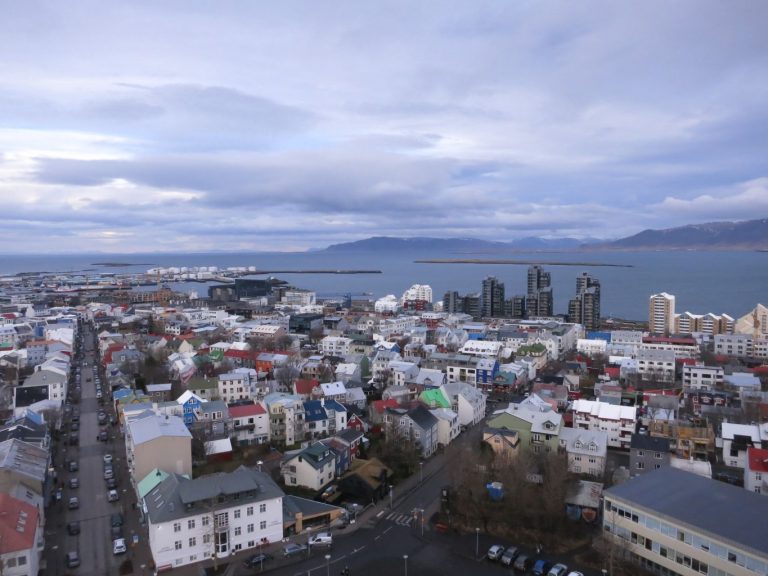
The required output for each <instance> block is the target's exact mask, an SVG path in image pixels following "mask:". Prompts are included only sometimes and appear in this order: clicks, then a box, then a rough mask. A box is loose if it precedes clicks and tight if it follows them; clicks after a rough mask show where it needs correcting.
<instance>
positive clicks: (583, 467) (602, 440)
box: [558, 427, 608, 478]
mask: <svg viewBox="0 0 768 576" xmlns="http://www.w3.org/2000/svg"><path fill="white" fill-rule="evenodd" d="M558 442H559V444H560V449H561V450H564V451H565V452H566V454H567V457H568V471H569V472H571V473H573V474H583V475H586V476H593V477H595V478H602V477H603V474H604V473H605V460H606V456H607V454H608V434H607V433H606V432H603V431H602V430H578V429H576V428H565V427H564V428H560V435H559V437H558Z"/></svg>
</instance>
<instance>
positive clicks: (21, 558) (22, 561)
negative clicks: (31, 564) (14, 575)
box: [17, 556, 27, 566]
mask: <svg viewBox="0 0 768 576" xmlns="http://www.w3.org/2000/svg"><path fill="white" fill-rule="evenodd" d="M17 561H18V563H19V566H24V565H25V564H26V563H27V557H26V556H19V557H18V558H17Z"/></svg>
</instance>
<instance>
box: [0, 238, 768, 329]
mask: <svg viewBox="0 0 768 576" xmlns="http://www.w3.org/2000/svg"><path fill="white" fill-rule="evenodd" d="M426 258H478V259H486V258H488V259H491V258H505V259H515V260H526V261H560V262H574V263H577V262H589V263H604V264H621V265H630V266H631V267H630V268H625V267H609V266H584V265H577V266H547V265H544V267H545V269H546V270H548V271H550V272H551V274H552V287H553V293H554V299H555V312H556V313H563V314H564V313H565V312H567V308H568V300H569V299H570V298H572V297H573V295H574V293H575V291H576V276H577V275H579V274H581V273H582V272H588V273H589V274H591V275H592V276H594V277H596V278H598V279H599V280H600V284H601V304H602V315H603V316H606V317H607V316H612V317H616V318H625V319H632V320H645V319H647V316H648V297H649V296H650V295H651V294H654V293H657V292H662V291H663V292H668V293H670V294H674V295H675V296H676V298H677V300H676V311H677V312H685V311H690V312H693V313H696V314H705V313H707V312H714V313H716V314H721V313H726V314H729V315H731V316H733V317H734V318H738V317H739V316H742V315H744V314H746V313H747V312H749V311H750V310H751V309H752V308H754V307H755V305H756V304H757V303H758V302H762V303H764V304H765V303H768V252H715V251H713V252H699V251H670V252H530V253H523V252H516V253H514V254H504V255H501V254H492V255H487V254H446V253H434V252H429V253H407V254H406V253H391V252H389V253H387V252H383V253H367V252H349V253H337V252H291V253H284V252H280V253H271V252H262V253H206V254H109V255H105V254H77V255H61V256H57V255H23V256H22V255H13V256H7V255H3V256H0V275H9V274H16V273H18V272H40V271H48V272H73V271H88V272H89V273H91V274H95V273H99V272H105V273H126V272H128V273H130V272H132V273H137V272H145V271H146V270H147V269H149V268H152V267H155V266H161V267H169V266H218V267H220V268H226V267H228V266H255V267H256V268H257V269H260V270H278V269H280V270H286V269H287V270H301V269H330V270H339V269H344V270H349V269H366V270H370V269H376V270H381V271H382V274H359V275H357V274H343V275H342V274H275V276H276V277H278V278H280V279H283V280H286V281H288V282H290V283H291V284H293V285H295V286H298V287H301V288H307V289H310V290H314V291H316V292H317V293H318V296H331V295H342V294H344V293H347V292H351V293H352V294H353V296H354V295H359V294H368V293H370V295H371V296H370V297H371V298H378V297H381V296H384V295H387V294H394V295H396V296H398V297H399V296H400V295H402V293H403V291H405V290H406V289H407V288H408V287H410V286H411V285H412V284H429V285H430V286H432V290H433V294H434V297H435V300H439V299H442V296H443V294H444V293H445V292H446V291H448V290H457V291H458V292H459V293H461V294H465V293H470V292H479V291H480V288H481V282H482V280H483V278H485V277H486V276H496V277H497V278H498V279H499V280H500V281H501V282H503V283H504V284H505V291H506V296H507V298H509V297H510V296H512V295H514V294H523V293H525V290H526V271H527V265H500V264H496V265H493V264H425V263H416V262H414V260H416V259H426ZM104 262H114V263H123V264H126V265H125V266H117V267H111V266H109V267H107V266H97V265H95V264H96V263H104ZM174 289H177V290H180V291H184V292H189V291H191V290H196V291H197V292H198V293H199V294H200V295H205V294H206V292H207V286H206V285H205V284H202V283H194V282H189V283H184V284H178V285H175V286H174Z"/></svg>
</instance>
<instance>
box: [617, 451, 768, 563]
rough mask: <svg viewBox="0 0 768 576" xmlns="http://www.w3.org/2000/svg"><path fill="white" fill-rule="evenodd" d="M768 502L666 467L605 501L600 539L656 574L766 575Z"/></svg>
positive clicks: (621, 486) (620, 488) (621, 487)
mask: <svg viewBox="0 0 768 576" xmlns="http://www.w3.org/2000/svg"><path fill="white" fill-rule="evenodd" d="M766 517H768V499H766V498H762V497H761V496H759V495H758V494H755V493H750V492H748V491H746V490H742V489H741V488H737V487H735V486H731V485H729V484H726V483H724V482H718V481H716V480H710V479H707V478H702V477H700V476H698V475H695V474H691V473H689V472H684V471H682V470H677V469H675V468H673V467H671V466H664V467H662V468H660V469H658V470H654V471H652V472H650V473H648V474H643V475H641V476H638V477H636V478H632V479H631V480H629V481H627V482H624V483H622V484H619V485H617V486H613V487H612V488H609V489H608V490H606V491H605V493H604V505H603V515H602V518H603V520H602V522H603V531H604V532H605V534H606V535H607V536H609V537H611V536H612V537H613V538H615V541H616V544H617V553H620V554H624V555H625V557H627V558H628V559H631V560H633V561H635V562H637V563H638V564H641V565H642V566H643V567H645V568H647V569H649V570H651V571H653V572H655V573H657V574H675V575H680V576H698V575H701V574H712V575H717V576H726V575H732V576H755V575H757V574H767V573H768V523H766V522H765V518H766Z"/></svg>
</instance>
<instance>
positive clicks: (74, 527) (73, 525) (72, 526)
mask: <svg viewBox="0 0 768 576" xmlns="http://www.w3.org/2000/svg"><path fill="white" fill-rule="evenodd" d="M67 534H69V535H70V536H77V535H78V534H80V522H78V521H77V520H75V521H74V522H69V523H67Z"/></svg>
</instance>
